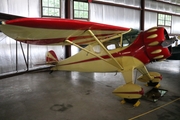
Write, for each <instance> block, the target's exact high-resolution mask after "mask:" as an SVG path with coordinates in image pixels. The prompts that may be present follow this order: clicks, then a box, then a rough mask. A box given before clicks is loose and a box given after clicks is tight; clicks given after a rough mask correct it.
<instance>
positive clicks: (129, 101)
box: [124, 98, 139, 104]
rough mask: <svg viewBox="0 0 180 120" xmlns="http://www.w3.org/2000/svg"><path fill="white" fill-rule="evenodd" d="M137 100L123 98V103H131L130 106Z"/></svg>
mask: <svg viewBox="0 0 180 120" xmlns="http://www.w3.org/2000/svg"><path fill="white" fill-rule="evenodd" d="M138 100H139V99H127V98H124V101H126V102H127V103H132V104H135V103H136V102H137V101H138Z"/></svg>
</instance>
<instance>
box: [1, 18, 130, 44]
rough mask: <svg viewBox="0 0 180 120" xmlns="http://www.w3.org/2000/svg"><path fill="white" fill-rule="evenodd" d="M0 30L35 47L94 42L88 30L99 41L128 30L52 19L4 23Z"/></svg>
mask: <svg viewBox="0 0 180 120" xmlns="http://www.w3.org/2000/svg"><path fill="white" fill-rule="evenodd" d="M0 30H1V31H2V32H3V33H5V34H6V35H7V36H9V37H11V38H13V39H15V40H18V41H21V42H24V43H29V44H36V45H69V43H67V42H65V40H67V39H68V40H70V41H72V42H74V43H76V44H78V45H87V44H90V43H92V42H94V41H95V40H94V38H93V37H92V36H91V35H90V34H89V32H87V31H88V30H91V31H93V33H94V34H95V35H96V37H98V39H99V40H102V39H106V38H109V37H112V36H114V35H117V34H123V33H124V32H127V31H129V30H130V28H124V27H118V26H113V25H106V24H100V23H95V22H87V21H80V20H70V19H58V18H56V19H54V18H20V19H15V20H9V21H4V22H2V23H1V25H0Z"/></svg>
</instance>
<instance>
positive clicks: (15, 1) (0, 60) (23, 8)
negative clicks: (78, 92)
mask: <svg viewBox="0 0 180 120" xmlns="http://www.w3.org/2000/svg"><path fill="white" fill-rule="evenodd" d="M40 2H41V0H1V3H0V13H5V14H12V15H18V16H23V17H40V16H41V10H40V9H41V8H40V6H41V3H40ZM62 4H64V0H62ZM62 16H64V10H63V9H62ZM22 48H23V49H22ZM22 48H21V44H20V42H16V41H15V40H13V39H11V38H9V37H7V36H6V35H4V34H3V33H2V32H0V76H3V75H6V74H11V73H17V72H22V71H27V70H32V69H37V68H42V67H46V66H44V65H37V64H44V63H45V55H46V53H47V51H49V50H54V51H55V52H56V54H57V56H58V58H59V59H61V58H64V54H65V49H64V46H37V45H29V46H28V45H27V44H23V43H22Z"/></svg>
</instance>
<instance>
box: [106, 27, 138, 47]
mask: <svg viewBox="0 0 180 120" xmlns="http://www.w3.org/2000/svg"><path fill="white" fill-rule="evenodd" d="M138 34H139V30H134V29H132V30H131V31H130V32H128V33H126V34H124V35H122V36H121V37H122V39H121V37H119V38H115V39H112V40H110V41H106V42H104V43H103V44H104V46H105V47H106V48H107V49H108V50H114V49H116V48H119V47H125V46H129V45H130V44H131V43H132V42H133V41H134V40H135V39H136V37H137V36H138Z"/></svg>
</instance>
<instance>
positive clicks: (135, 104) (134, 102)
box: [121, 98, 141, 107]
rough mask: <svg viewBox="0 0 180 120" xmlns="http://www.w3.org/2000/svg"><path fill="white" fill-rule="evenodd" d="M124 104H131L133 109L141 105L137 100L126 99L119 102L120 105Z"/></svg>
mask: <svg viewBox="0 0 180 120" xmlns="http://www.w3.org/2000/svg"><path fill="white" fill-rule="evenodd" d="M125 103H131V104H133V106H134V107H138V106H139V105H140V104H141V103H140V101H139V99H127V98H124V99H123V100H122V101H121V104H125Z"/></svg>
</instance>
